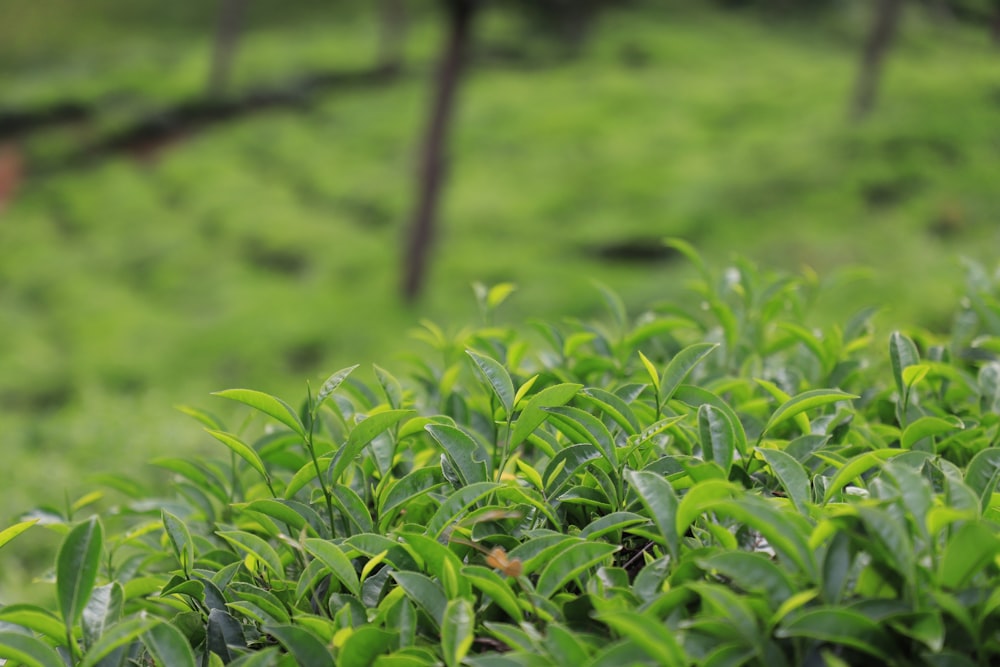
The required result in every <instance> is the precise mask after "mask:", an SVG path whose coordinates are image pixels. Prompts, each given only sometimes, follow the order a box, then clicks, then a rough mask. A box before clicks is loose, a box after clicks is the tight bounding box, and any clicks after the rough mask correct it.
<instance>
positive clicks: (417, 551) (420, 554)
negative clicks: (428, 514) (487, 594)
mask: <svg viewBox="0 0 1000 667" xmlns="http://www.w3.org/2000/svg"><path fill="white" fill-rule="evenodd" d="M402 538H403V541H404V542H405V544H406V547H407V549H408V550H409V551H410V553H411V554H413V555H414V556H416V558H417V560H418V561H423V564H424V567H423V569H424V571H426V572H427V573H428V574H430V575H431V576H433V577H435V578H436V579H437V580H438V581H440V582H441V583H442V584H443V585H444V591H445V593H446V594H447V595H448V597H449V598H454V597H458V596H465V595H470V594H471V593H472V588H471V587H470V586H469V582H467V581H465V580H464V579H462V578H461V577H459V576H458V573H459V572H460V571H461V570H462V560H461V559H460V558H459V557H458V556H456V555H455V552H453V551H452V550H451V549H450V548H448V547H447V546H445V545H444V544H442V543H441V542H439V541H438V540H436V539H434V538H433V537H427V536H426V535H422V534H420V533H404V534H403V535H402Z"/></svg>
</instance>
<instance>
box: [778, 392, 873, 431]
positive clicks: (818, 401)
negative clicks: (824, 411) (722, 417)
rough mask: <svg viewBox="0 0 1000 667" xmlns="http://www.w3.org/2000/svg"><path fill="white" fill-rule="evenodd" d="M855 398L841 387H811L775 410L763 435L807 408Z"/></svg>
mask: <svg viewBox="0 0 1000 667" xmlns="http://www.w3.org/2000/svg"><path fill="white" fill-rule="evenodd" d="M855 398H858V397H857V396H855V395H854V394H848V393H847V392H843V391H840V390H839V389H811V390H809V391H805V392H802V393H801V394H799V395H797V396H794V397H792V398H791V399H789V400H788V401H786V402H785V403H783V404H782V405H781V406H780V407H779V408H778V409H777V410H775V411H774V414H772V415H771V418H770V419H768V420H767V424H765V425H764V430H763V431H761V437H763V436H764V434H765V433H767V432H768V431H770V430H771V429H772V428H774V427H775V426H777V425H778V424H781V423H782V422H784V421H786V420H788V419H791V418H792V417H794V416H796V415H798V414H800V413H803V412H805V411H806V410H811V409H812V408H816V407H819V406H821V405H827V404H829V403H836V402H838V401H846V400H851V399H855Z"/></svg>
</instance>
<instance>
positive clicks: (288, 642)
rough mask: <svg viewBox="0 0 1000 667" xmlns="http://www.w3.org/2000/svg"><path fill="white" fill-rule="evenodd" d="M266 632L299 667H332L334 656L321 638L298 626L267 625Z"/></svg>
mask: <svg viewBox="0 0 1000 667" xmlns="http://www.w3.org/2000/svg"><path fill="white" fill-rule="evenodd" d="M263 630H264V632H265V633H267V634H269V635H271V636H272V637H274V638H275V639H277V640H278V643H280V644H281V645H282V646H284V647H285V649H286V650H287V651H288V653H289V655H291V656H293V657H294V658H295V664H296V665H298V666H299V667H330V665H332V664H334V662H333V656H332V655H331V654H330V651H329V650H327V648H326V644H324V643H323V640H321V639H320V638H319V637H317V636H316V635H315V634H313V633H312V632H310V631H309V630H306V629H305V628H303V627H300V626H297V625H265V626H264V628H263Z"/></svg>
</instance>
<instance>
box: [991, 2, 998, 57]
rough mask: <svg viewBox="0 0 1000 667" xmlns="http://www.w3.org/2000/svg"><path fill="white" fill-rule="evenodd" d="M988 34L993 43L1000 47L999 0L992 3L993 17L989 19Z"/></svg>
mask: <svg viewBox="0 0 1000 667" xmlns="http://www.w3.org/2000/svg"><path fill="white" fill-rule="evenodd" d="M990 34H991V35H992V36H993V43H994V44H996V45H997V46H1000V0H994V1H993V16H992V17H991V18H990Z"/></svg>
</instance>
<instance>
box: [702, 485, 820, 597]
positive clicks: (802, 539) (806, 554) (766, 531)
mask: <svg viewBox="0 0 1000 667" xmlns="http://www.w3.org/2000/svg"><path fill="white" fill-rule="evenodd" d="M695 488H697V487H695ZM708 509H711V510H712V511H714V512H716V513H718V514H721V515H723V516H729V517H730V518H732V519H735V520H736V521H739V522H741V523H744V524H746V525H747V526H749V527H751V528H753V529H755V530H756V531H757V532H759V533H760V534H761V535H763V536H764V538H765V539H766V540H767V542H768V544H770V545H771V547H772V548H773V549H774V550H775V551H776V552H777V553H778V556H779V557H780V558H783V559H788V560H789V561H791V562H792V563H794V564H795V565H796V566H797V567H798V568H799V569H800V570H802V572H804V573H805V574H806V576H808V577H814V576H815V574H816V561H815V558H814V555H813V552H812V550H811V549H810V548H809V544H808V541H807V536H808V534H809V530H810V526H809V525H808V524H807V523H805V520H804V519H803V518H802V517H801V516H799V515H798V514H792V513H787V512H782V511H780V510H778V509H776V508H774V507H772V506H771V505H769V504H768V503H767V502H766V501H764V500H763V499H761V498H758V497H756V496H752V495H748V494H744V495H742V496H741V497H740V498H738V499H735V500H719V501H717V502H716V503H715V504H714V505H713V506H712V507H711V508H709V507H704V508H703V510H708Z"/></svg>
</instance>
